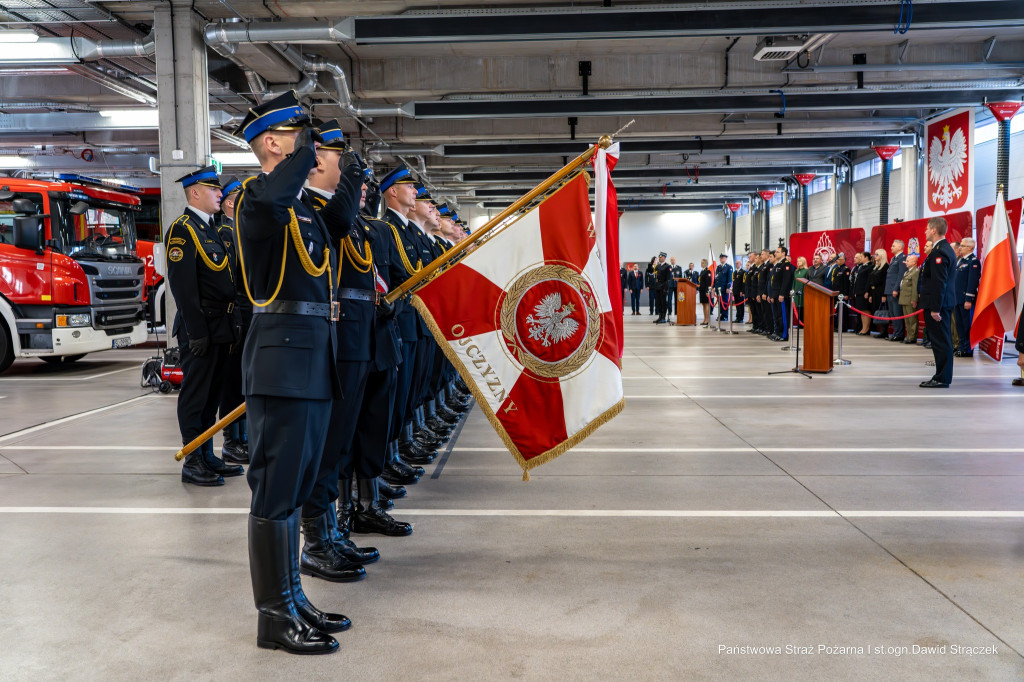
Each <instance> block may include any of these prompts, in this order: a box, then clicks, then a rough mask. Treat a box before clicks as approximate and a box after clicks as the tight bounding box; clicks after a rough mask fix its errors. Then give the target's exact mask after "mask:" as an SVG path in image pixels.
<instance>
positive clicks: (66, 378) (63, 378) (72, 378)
mask: <svg viewBox="0 0 1024 682" xmlns="http://www.w3.org/2000/svg"><path fill="white" fill-rule="evenodd" d="M139 367H140V363H136V362H132V366H131V367H125V368H123V369H113V370H110V371H109V372H100V373H99V374H89V375H87V376H59V377H3V378H0V383H5V382H8V381H91V380H92V379H99V378H100V377H106V376H110V375H111V374H119V373H121V372H129V371H131V370H135V371H141V370H140V369H139Z"/></svg>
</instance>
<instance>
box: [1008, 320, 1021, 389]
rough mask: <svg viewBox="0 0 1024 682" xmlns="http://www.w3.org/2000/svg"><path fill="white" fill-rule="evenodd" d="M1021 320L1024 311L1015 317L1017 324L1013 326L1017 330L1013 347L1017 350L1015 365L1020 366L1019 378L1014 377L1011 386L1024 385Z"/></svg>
mask: <svg viewBox="0 0 1024 682" xmlns="http://www.w3.org/2000/svg"><path fill="white" fill-rule="evenodd" d="M1021 320H1024V312H1021V314H1020V316H1019V317H1018V318H1017V326H1016V327H1014V329H1016V330H1017V333H1016V338H1017V340H1016V342H1015V343H1014V344H1013V347H1014V349H1015V350H1016V351H1017V366H1018V367H1020V378H1019V379H1014V380H1013V381H1012V382H1011V383H1012V385H1013V386H1024V324H1021Z"/></svg>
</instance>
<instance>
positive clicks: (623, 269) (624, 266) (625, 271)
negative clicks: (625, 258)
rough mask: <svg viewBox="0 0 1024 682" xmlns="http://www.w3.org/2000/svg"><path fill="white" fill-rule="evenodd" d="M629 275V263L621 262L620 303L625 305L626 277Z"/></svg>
mask: <svg viewBox="0 0 1024 682" xmlns="http://www.w3.org/2000/svg"><path fill="white" fill-rule="evenodd" d="M627 277H629V263H623V264H622V267H621V268H619V283H620V284H621V285H622V305H623V307H625V305H626V289H627V288H628V287H627V286H626V278H627Z"/></svg>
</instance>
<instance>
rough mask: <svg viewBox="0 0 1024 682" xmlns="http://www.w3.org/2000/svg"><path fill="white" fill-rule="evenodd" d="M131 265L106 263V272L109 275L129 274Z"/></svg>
mask: <svg viewBox="0 0 1024 682" xmlns="http://www.w3.org/2000/svg"><path fill="white" fill-rule="evenodd" d="M132 269H133V268H132V266H131V265H108V266H107V272H108V273H109V274H111V275H130V274H132Z"/></svg>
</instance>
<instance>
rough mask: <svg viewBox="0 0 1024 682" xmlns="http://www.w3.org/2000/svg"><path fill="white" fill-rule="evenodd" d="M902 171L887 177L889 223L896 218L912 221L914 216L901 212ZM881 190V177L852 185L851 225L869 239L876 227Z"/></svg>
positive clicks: (877, 176)
mask: <svg viewBox="0 0 1024 682" xmlns="http://www.w3.org/2000/svg"><path fill="white" fill-rule="evenodd" d="M902 173H903V169H900V170H894V171H892V173H891V174H890V177H889V222H890V223H891V222H893V221H895V220H896V218H902V219H904V220H913V219H915V218H917V216H916V215H905V214H904V210H903V190H902V187H903V184H902V183H903V178H902ZM881 189H882V176H881V175H880V174H879V175H873V176H871V177H870V178H865V179H863V180H861V181H859V182H855V183H853V225H852V226H851V227H863V228H864V231H865V232H866V233H867V238H868V239H871V228H872V227H874V226H875V225H878V207H879V201H878V198H879V197H878V194H879V192H880V191H881Z"/></svg>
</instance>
